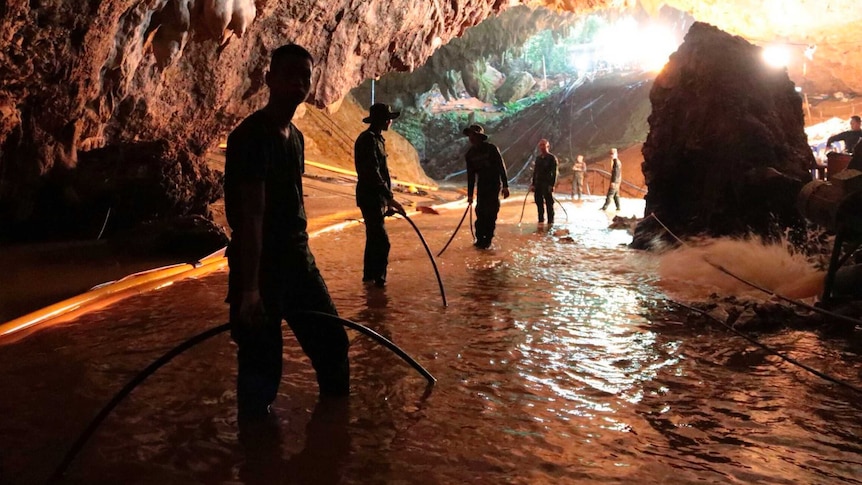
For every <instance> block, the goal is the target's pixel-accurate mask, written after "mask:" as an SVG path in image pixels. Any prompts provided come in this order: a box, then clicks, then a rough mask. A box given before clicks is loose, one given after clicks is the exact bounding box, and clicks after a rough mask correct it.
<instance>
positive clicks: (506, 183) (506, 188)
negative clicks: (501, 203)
mask: <svg viewBox="0 0 862 485" xmlns="http://www.w3.org/2000/svg"><path fill="white" fill-rule="evenodd" d="M493 156H494V158H496V159H497V170H499V173H500V181H501V182H502V183H503V198H504V199H506V198H508V197H509V176H508V175H507V174H506V164H505V163H504V162H503V155H502V154H500V149H499V148H497V146H496V145H494V150H493Z"/></svg>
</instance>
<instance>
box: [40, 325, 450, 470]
mask: <svg viewBox="0 0 862 485" xmlns="http://www.w3.org/2000/svg"><path fill="white" fill-rule="evenodd" d="M294 316H296V317H298V318H301V317H302V316H314V317H315V318H318V319H320V320H321V321H327V322H329V323H336V324H341V325H344V326H345V327H348V328H351V329H353V330H356V331H358V332H359V333H362V334H364V335H367V336H369V337H371V338H372V339H373V340H375V341H376V342H377V343H379V344H381V345H383V346H384V347H386V348H387V349H389V350H391V351H392V352H394V353H395V354H396V355H398V357H401V359H403V360H404V361H405V362H407V363H408V364H410V366H411V367H413V368H414V369H416V371H417V372H419V374H421V375H422V377H424V378H425V379H426V380H427V381H428V384H427V387H426V393H427V392H428V391H429V390H430V388H431V387H432V386H434V384H435V383H436V382H437V379H436V378H435V377H434V376H433V375H431V373H430V372H428V370H426V369H425V368H424V367H422V365H421V364H419V363H418V362H417V361H416V360H415V359H413V358H412V357H410V355H408V354H407V352H404V351H403V350H402V349H401V348H399V347H398V346H397V345H395V344H394V343H392V341H390V340H389V339H387V338H386V337H384V336H382V335H380V334H379V333H377V332H375V331H374V330H372V329H370V328H368V327H366V326H364V325H361V324H359V323H356V322H353V321H350V320H347V319H344V318H341V317H337V316H335V315H330V314H328V313H321V312H315V311H302V312H297V313H295V314H294ZM228 330H230V323H223V324H221V325H219V326H217V327H213V328H211V329H209V330H206V331H204V332H201V333H199V334H197V335H195V336H194V337H192V338H190V339H188V340H186V341H185V342H183V343H181V344H179V345H177V346H176V347H174V348H173V349H171V350H169V351H168V352H166V353H165V354H164V355H162V356H161V357H159V358H158V359H156V360H155V361H153V363H151V364H150V365H148V366H147V367H146V368H145V369H144V370H142V371H141V372H139V373H138V374H137V375H136V376H135V377H134V378H132V380H131V381H129V382H128V383H127V384H126V385H125V386H123V388H122V389H120V391H119V392H117V394H115V395H114V397H113V398H111V400H110V401H108V403H107V404H105V406H104V407H102V409H101V410H100V411H99V413H98V414H97V415H96V417H95V418H93V420H92V421H90V424H89V425H87V427H86V429H84V431H83V432H82V433H81V434H80V435H79V436H78V438H77V439H76V440H75V442H74V443H73V444H72V447H71V448H69V451H68V452H66V455H65V456H64V457H63V461H61V462H60V464H59V465H58V466H57V468H56V469H55V470H54V472H53V473H52V474H51V478H50V479H49V480H48V483H54V482H56V481H58V480H60V479H62V477H63V475H64V474H65V473H66V470H67V469H68V468H69V465H71V464H72V461H74V459H75V457H76V456H77V455H78V453H80V451H81V450H82V449H83V448H84V445H86V444H87V441H88V440H89V439H90V438H91V437H92V436H93V434H94V433H95V432H96V430H97V429H98V428H99V426H100V425H101V424H102V422H103V421H105V418H107V417H108V415H109V414H110V413H111V411H113V410H114V408H116V407H117V405H119V404H120V402H121V401H122V400H123V399H125V398H126V396H128V395H129V394H131V393H132V391H134V390H135V388H137V387H138V386H139V385H141V383H143V382H144V381H145V380H146V379H147V378H148V377H150V376H151V375H153V373H155V372H156V371H157V370H159V369H160V368H161V367H163V366H165V365H166V364H167V363H168V362H170V361H171V360H173V358H174V357H176V356H178V355H180V354H182V353H183V352H185V351H187V350H189V349H191V348H192V347H195V346H197V345H198V344H201V343H203V342H205V341H206V340H209V339H210V338H212V337H214V336H216V335H218V334H220V333H223V332H226V331H228Z"/></svg>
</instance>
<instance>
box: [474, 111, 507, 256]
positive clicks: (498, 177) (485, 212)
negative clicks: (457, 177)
mask: <svg viewBox="0 0 862 485" xmlns="http://www.w3.org/2000/svg"><path fill="white" fill-rule="evenodd" d="M462 133H463V134H464V135H466V136H467V137H469V138H470V149H469V150H467V154H466V155H465V157H466V159H467V203H468V204H472V203H473V191H474V189H475V192H476V242H475V244H474V246H476V247H477V248H479V249H488V248H489V247H491V240H492V239H493V238H494V229H495V228H496V226H497V213H498V212H499V211H500V189H501V188H502V190H503V198H504V199H505V198H507V197H509V182H508V180H507V177H506V165H505V164H504V163H503V156H502V155H500V150H499V149H498V148H497V146H496V145H493V144H491V143H488V135H486V134H485V130H484V129H483V128H482V127H481V126H479V125H470V126H468V127H467V128H464V131H463V132H462ZM477 179H478V180H477Z"/></svg>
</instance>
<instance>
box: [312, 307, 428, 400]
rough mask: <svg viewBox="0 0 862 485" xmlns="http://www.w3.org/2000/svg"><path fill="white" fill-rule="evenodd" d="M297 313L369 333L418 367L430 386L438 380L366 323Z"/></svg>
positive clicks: (313, 313) (404, 359)
mask: <svg viewBox="0 0 862 485" xmlns="http://www.w3.org/2000/svg"><path fill="white" fill-rule="evenodd" d="M297 315H299V316H302V315H312V316H314V317H316V318H320V319H321V320H328V321H330V322H332V323H339V324H341V325H344V326H345V327H348V328H352V329H353V330H356V331H357V332H359V333H361V334H364V335H367V336H369V337H371V338H372V339H374V340H376V341H377V343H379V344H381V345H383V346H384V347H386V348H387V349H389V350H391V351H392V352H394V353H395V354H396V355H397V356H398V357H401V359H402V360H403V361H405V362H407V363H408V364H410V366H411V367H413V368H414V369H416V371H417V372H419V373H420V374H422V377H424V378H425V380H427V381H428V386H429V387H430V386H433V385H434V384H435V383H436V382H437V379H436V378H435V377H434V376H433V375H431V373H430V372H428V370H426V369H425V368H424V367H422V365H421V364H420V363H419V362H416V360H415V359H413V357H410V356H409V355H408V354H407V352H404V351H403V350H401V348H400V347H398V346H397V345H395V344H394V343H392V341H391V340H389V339H387V338H386V337H384V336H383V335H380V334H379V333H377V332H375V331H374V330H371V329H370V328H368V327H366V326H365V325H362V324H359V323H356V322H353V321H350V320H347V319H345V318H341V317H337V316H335V315H330V314H328V313H322V312H314V311H302V312H298V313H297Z"/></svg>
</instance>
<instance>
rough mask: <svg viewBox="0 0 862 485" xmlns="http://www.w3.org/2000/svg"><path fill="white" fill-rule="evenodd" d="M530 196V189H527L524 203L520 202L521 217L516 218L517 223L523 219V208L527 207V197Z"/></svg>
mask: <svg viewBox="0 0 862 485" xmlns="http://www.w3.org/2000/svg"><path fill="white" fill-rule="evenodd" d="M529 196H530V189H527V193H526V194H524V203H523V204H521V217H519V218H518V224H520V223H521V221H523V220H524V209H525V208H526V207H527V197H529Z"/></svg>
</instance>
